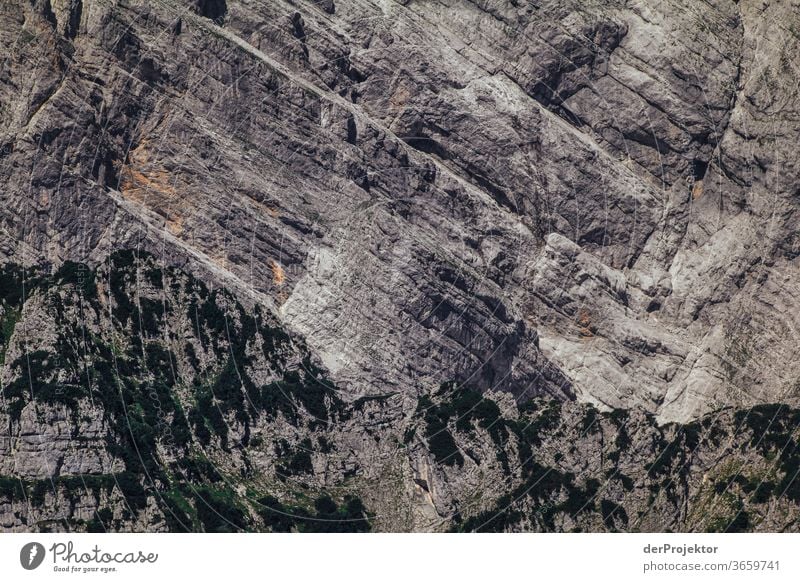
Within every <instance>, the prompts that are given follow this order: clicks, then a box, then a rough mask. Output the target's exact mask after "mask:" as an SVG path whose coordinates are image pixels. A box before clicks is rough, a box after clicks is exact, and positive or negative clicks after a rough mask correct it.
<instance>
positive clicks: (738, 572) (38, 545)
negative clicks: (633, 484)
mask: <svg viewBox="0 0 800 582" xmlns="http://www.w3.org/2000/svg"><path fill="white" fill-rule="evenodd" d="M799 545H800V534H510V535H501V534H335V535H334V534H194V535H192V534H41V535H38V534H4V535H0V574H2V577H0V580H31V581H33V580H66V579H70V580H108V581H109V582H110V581H114V582H122V581H126V580H131V581H134V580H135V581H137V582H141V581H142V580H175V581H177V580H190V581H192V582H195V581H203V580H213V581H215V582H219V581H220V580H236V581H240V580H324V581H325V582H329V581H336V580H347V581H348V582H352V581H364V582H367V581H368V582H376V581H381V580H411V581H420V582H427V581H428V580H442V581H454V582H460V581H466V580H481V581H485V580H500V581H503V582H506V581H508V582H511V581H512V580H532V581H533V580H543V579H546V580H549V579H552V580H567V581H571V580H586V581H603V580H614V581H615V582H618V581H620V582H621V581H627V580H637V581H639V580H651V579H652V580H662V581H663V580H703V581H705V580H776V581H777V580H792V581H796V580H800V568H798V566H799V565H800V559H799V558H798V555H797V554H798V550H797V548H798V546H799Z"/></svg>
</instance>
